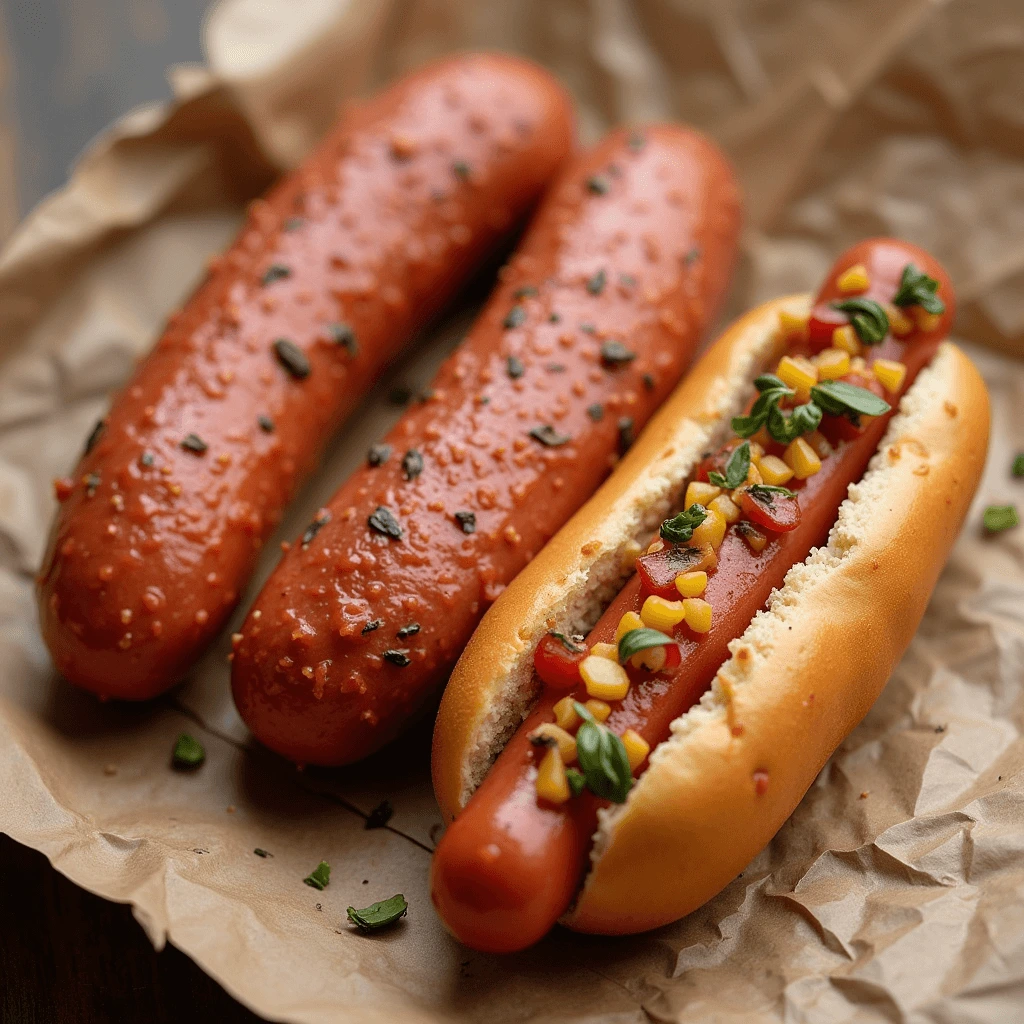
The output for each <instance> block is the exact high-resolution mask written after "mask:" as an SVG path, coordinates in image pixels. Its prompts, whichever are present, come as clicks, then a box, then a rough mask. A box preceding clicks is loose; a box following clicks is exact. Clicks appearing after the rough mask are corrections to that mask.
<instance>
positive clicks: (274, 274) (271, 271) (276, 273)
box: [260, 263, 292, 285]
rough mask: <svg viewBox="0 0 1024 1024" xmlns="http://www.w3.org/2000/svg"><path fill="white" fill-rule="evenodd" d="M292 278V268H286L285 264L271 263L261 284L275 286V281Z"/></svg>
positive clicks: (264, 273) (261, 279)
mask: <svg viewBox="0 0 1024 1024" xmlns="http://www.w3.org/2000/svg"><path fill="white" fill-rule="evenodd" d="M291 276H292V268H291V267H286V266H285V265H284V264H283V263H271V264H270V266H269V267H267V269H266V270H265V271H264V272H263V277H261V278H260V283H261V284H263V285H268V284H273V283H274V282H275V281H280V280H281V279H282V278H285V277H291Z"/></svg>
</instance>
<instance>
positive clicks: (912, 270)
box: [892, 263, 946, 315]
mask: <svg viewBox="0 0 1024 1024" xmlns="http://www.w3.org/2000/svg"><path fill="white" fill-rule="evenodd" d="M938 287H939V282H938V281H936V280H935V278H934V277H929V276H928V275H927V274H925V273H924V272H923V271H921V270H918V269H917V267H915V266H914V264H913V263H908V264H907V265H906V266H905V267H904V268H903V274H902V276H901V277H900V287H899V290H898V291H897V292H896V294H895V295H894V296H893V299H892V304H893V305H894V306H920V307H921V308H922V309H923V310H924V311H925V312H926V313H935V314H936V315H938V314H940V313H945V311H946V304H945V303H944V302H943V301H942V299H940V298H939V297H938V295H936V294H935V292H936V290H937V289H938Z"/></svg>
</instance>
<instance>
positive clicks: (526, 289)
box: [512, 284, 538, 299]
mask: <svg viewBox="0 0 1024 1024" xmlns="http://www.w3.org/2000/svg"><path fill="white" fill-rule="evenodd" d="M537 294H538V292H537V288H536V286H534V285H532V284H524V285H523V286H522V287H521V288H517V289H516V290H515V291H514V292H513V293H512V298H513V299H529V298H532V297H533V296H534V295H537Z"/></svg>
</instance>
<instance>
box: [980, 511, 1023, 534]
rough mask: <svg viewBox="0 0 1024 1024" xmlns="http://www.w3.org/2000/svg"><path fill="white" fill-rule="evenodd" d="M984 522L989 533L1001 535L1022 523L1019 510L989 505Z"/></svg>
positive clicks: (983, 518)
mask: <svg viewBox="0 0 1024 1024" xmlns="http://www.w3.org/2000/svg"><path fill="white" fill-rule="evenodd" d="M982 520H983V522H984V523H985V529H986V530H988V532H989V533H1001V532H1002V531H1003V530H1009V529H1010V528H1011V527H1014V526H1017V525H1018V524H1019V523H1020V517H1019V516H1018V515H1017V509H1016V508H1015V507H1014V506H1013V505H989V507H988V508H987V509H985V513H984V516H983V517H982Z"/></svg>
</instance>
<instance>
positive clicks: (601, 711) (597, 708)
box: [583, 700, 612, 722]
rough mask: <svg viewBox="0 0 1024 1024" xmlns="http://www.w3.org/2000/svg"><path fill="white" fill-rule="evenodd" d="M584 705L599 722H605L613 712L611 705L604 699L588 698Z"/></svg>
mask: <svg viewBox="0 0 1024 1024" xmlns="http://www.w3.org/2000/svg"><path fill="white" fill-rule="evenodd" d="M583 706H584V707H585V708H586V709H587V710H588V711H589V712H590V713H591V714H592V715H593V716H594V717H595V718H596V719H597V720H598V721H599V722H603V721H604V720H605V719H606V718H607V717H608V716H609V715H610V714H611V713H612V707H611V705H610V704H605V702H604V701H603V700H588V701H587V702H586V703H585V704H584V705H583Z"/></svg>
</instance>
